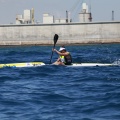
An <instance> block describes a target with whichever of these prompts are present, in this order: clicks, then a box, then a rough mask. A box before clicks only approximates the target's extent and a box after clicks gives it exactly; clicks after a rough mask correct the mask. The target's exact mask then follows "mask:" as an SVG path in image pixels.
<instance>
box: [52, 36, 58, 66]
mask: <svg viewBox="0 0 120 120" xmlns="http://www.w3.org/2000/svg"><path fill="white" fill-rule="evenodd" d="M58 37H59V36H58V35H57V34H55V35H54V46H53V49H55V45H56V43H57V40H58ZM52 56H53V50H52V54H51V57H50V64H51V60H52Z"/></svg>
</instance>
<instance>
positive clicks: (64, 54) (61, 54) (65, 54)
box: [54, 49, 69, 56]
mask: <svg viewBox="0 0 120 120" xmlns="http://www.w3.org/2000/svg"><path fill="white" fill-rule="evenodd" d="M54 51H55V52H56V53H57V54H59V55H60V56H67V55H68V54H69V52H65V53H61V52H59V51H58V50H56V49H54Z"/></svg>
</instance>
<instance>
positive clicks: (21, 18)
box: [16, 8, 34, 24]
mask: <svg viewBox="0 0 120 120" xmlns="http://www.w3.org/2000/svg"><path fill="white" fill-rule="evenodd" d="M31 23H32V24H33V23H34V8H32V9H31V10H28V9H26V10H24V12H23V15H16V24H31Z"/></svg>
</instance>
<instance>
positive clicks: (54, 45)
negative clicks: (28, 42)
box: [50, 44, 55, 64]
mask: <svg viewBox="0 0 120 120" xmlns="http://www.w3.org/2000/svg"><path fill="white" fill-rule="evenodd" d="M53 49H55V44H54V46H53ZM52 56H53V50H52V54H51V57H50V64H51V60H52Z"/></svg>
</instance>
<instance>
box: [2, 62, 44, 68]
mask: <svg viewBox="0 0 120 120" xmlns="http://www.w3.org/2000/svg"><path fill="white" fill-rule="evenodd" d="M42 65H45V64H44V63H43V62H26V63H8V64H0V68H4V67H36V66H42Z"/></svg>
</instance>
